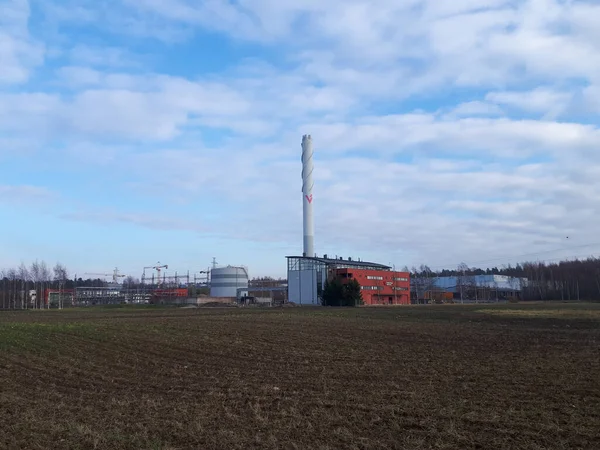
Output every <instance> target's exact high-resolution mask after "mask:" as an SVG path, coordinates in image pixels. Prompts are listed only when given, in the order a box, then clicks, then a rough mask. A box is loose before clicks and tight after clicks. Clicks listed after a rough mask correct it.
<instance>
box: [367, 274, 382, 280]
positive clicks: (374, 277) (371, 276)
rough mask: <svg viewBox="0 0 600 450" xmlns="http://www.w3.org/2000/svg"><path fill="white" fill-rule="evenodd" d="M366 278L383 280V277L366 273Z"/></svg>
mask: <svg viewBox="0 0 600 450" xmlns="http://www.w3.org/2000/svg"><path fill="white" fill-rule="evenodd" d="M367 280H380V281H383V277H376V276H374V275H367Z"/></svg>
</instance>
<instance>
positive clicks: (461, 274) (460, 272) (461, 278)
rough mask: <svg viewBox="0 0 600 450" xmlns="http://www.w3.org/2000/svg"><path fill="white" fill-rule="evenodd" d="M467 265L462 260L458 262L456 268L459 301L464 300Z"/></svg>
mask: <svg viewBox="0 0 600 450" xmlns="http://www.w3.org/2000/svg"><path fill="white" fill-rule="evenodd" d="M468 271H469V266H467V265H466V264H465V263H464V262H463V263H460V264H459V265H458V267H457V268H456V289H458V290H459V292H460V302H461V303H463V302H464V300H465V294H466V290H467V272H468Z"/></svg>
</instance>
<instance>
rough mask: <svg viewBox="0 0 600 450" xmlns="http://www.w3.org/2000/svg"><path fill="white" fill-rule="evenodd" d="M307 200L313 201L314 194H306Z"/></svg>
mask: <svg viewBox="0 0 600 450" xmlns="http://www.w3.org/2000/svg"><path fill="white" fill-rule="evenodd" d="M305 197H306V200H308V203H312V194H310V195H305Z"/></svg>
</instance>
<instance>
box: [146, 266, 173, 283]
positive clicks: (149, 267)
mask: <svg viewBox="0 0 600 450" xmlns="http://www.w3.org/2000/svg"><path fill="white" fill-rule="evenodd" d="M168 268H169V265H168V264H164V265H161V264H160V261H159V262H157V263H156V265H155V266H146V267H144V273H143V274H142V283H144V280H145V279H146V269H153V270H156V278H157V281H156V284H157V286H160V270H161V269H168Z"/></svg>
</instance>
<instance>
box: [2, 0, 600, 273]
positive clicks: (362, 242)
mask: <svg viewBox="0 0 600 450" xmlns="http://www.w3.org/2000/svg"><path fill="white" fill-rule="evenodd" d="M599 125H600V5H599V4H598V2H597V1H596V0H588V1H586V0H452V1H450V0H327V1H323V0H296V1H280V0H206V1H200V0H104V1H98V0H0V218H1V221H0V248H1V251H0V267H7V266H10V265H14V264H18V263H20V262H21V261H25V262H26V263H28V262H30V261H31V260H34V259H36V258H40V259H44V260H46V261H48V262H49V263H54V262H56V261H61V262H63V263H65V264H66V265H67V266H68V267H69V269H70V271H71V273H73V272H76V271H78V272H79V273H82V272H86V271H89V272H97V271H102V272H104V271H110V270H111V269H112V268H113V267H115V266H119V268H121V269H122V270H123V272H126V273H130V274H132V275H135V276H140V274H141V271H142V267H143V266H146V265H151V264H154V263H156V262H157V261H160V262H161V263H163V264H164V263H167V264H169V266H170V269H171V270H170V271H174V270H179V271H186V270H190V271H192V272H193V271H199V270H203V269H204V268H206V267H207V266H208V265H209V264H210V262H211V260H212V257H213V256H214V257H216V258H217V261H218V262H219V263H221V264H244V265H247V266H249V269H250V273H251V275H284V274H285V259H284V257H285V256H286V255H291V254H299V253H301V252H302V193H301V177H300V171H301V162H300V155H301V149H300V142H301V137H302V134H305V133H310V134H311V135H312V136H313V141H314V146H315V192H314V196H315V203H314V205H315V229H316V237H315V249H316V251H317V252H318V253H319V254H323V253H327V254H329V255H342V256H344V257H347V256H354V257H361V258H363V259H365V260H374V261H377V262H382V263H393V264H396V266H404V265H409V266H411V265H413V264H420V263H427V264H429V265H430V266H432V267H434V268H437V267H443V266H448V267H454V266H456V265H457V264H458V263H460V262H461V261H464V262H466V263H468V264H470V265H483V266H486V265H496V264H503V263H507V262H514V261H516V260H520V259H545V260H548V259H555V258H559V257H561V256H586V255H588V254H591V253H596V254H598V253H600V235H599V234H598V230H599V229H600V223H599V222H600V221H599V219H600V210H599V207H600V164H599V163H600V128H599ZM567 236H569V239H566V237H567ZM559 249H560V250H559Z"/></svg>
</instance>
